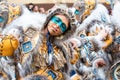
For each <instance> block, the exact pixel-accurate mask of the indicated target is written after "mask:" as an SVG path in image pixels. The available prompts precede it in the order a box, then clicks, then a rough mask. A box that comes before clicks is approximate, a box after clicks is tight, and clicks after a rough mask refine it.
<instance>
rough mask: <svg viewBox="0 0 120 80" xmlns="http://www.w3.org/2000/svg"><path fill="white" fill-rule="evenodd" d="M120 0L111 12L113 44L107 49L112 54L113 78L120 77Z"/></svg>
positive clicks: (117, 0) (117, 79)
mask: <svg viewBox="0 0 120 80" xmlns="http://www.w3.org/2000/svg"><path fill="white" fill-rule="evenodd" d="M119 6H120V1H119V0H116V1H115V3H114V7H113V10H112V14H111V22H112V24H113V25H114V27H113V29H114V34H113V42H112V44H111V45H110V46H109V47H108V48H107V49H106V50H105V51H106V52H107V53H109V54H111V56H112V60H111V68H110V70H109V71H110V76H111V79H113V80H119V79H120V74H119V73H120V23H119V21H120V14H119V12H120V7H119Z"/></svg>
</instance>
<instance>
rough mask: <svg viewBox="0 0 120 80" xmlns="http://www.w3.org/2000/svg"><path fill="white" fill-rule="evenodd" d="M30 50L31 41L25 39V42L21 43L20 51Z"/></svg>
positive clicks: (26, 51)
mask: <svg viewBox="0 0 120 80" xmlns="http://www.w3.org/2000/svg"><path fill="white" fill-rule="evenodd" d="M31 50H32V43H31V41H27V42H25V43H23V44H22V51H23V52H24V53H28V52H30V51H31Z"/></svg>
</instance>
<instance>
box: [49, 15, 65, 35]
mask: <svg viewBox="0 0 120 80" xmlns="http://www.w3.org/2000/svg"><path fill="white" fill-rule="evenodd" d="M51 21H52V22H53V23H55V24H57V25H58V26H59V28H60V29H61V31H62V33H64V32H65V31H66V30H67V27H66V25H65V23H63V22H62V20H61V19H60V18H59V17H56V16H53V17H52V19H51Z"/></svg>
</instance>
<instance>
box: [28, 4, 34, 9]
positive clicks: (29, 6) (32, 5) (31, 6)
mask: <svg viewBox="0 0 120 80" xmlns="http://www.w3.org/2000/svg"><path fill="white" fill-rule="evenodd" d="M34 6H35V5H34V4H33V3H29V4H28V9H29V10H30V11H33V8H34Z"/></svg>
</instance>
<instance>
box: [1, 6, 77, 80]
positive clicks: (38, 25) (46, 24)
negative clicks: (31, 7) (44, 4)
mask: <svg viewBox="0 0 120 80" xmlns="http://www.w3.org/2000/svg"><path fill="white" fill-rule="evenodd" d="M22 8H23V14H22V15H21V16H20V17H18V18H17V19H15V20H14V21H13V22H12V23H11V24H10V25H8V26H7V28H6V29H4V31H3V32H2V35H4V37H3V38H2V39H3V40H2V41H1V46H3V47H1V49H0V50H2V52H1V56H13V55H14V60H15V63H16V64H13V66H14V65H15V66H14V67H16V69H15V70H14V71H15V76H16V79H23V80H36V79H42V77H43V78H44V79H46V78H47V79H48V80H53V79H56V80H60V79H63V80H64V79H65V77H64V75H63V73H62V72H65V65H67V58H66V57H69V56H65V55H66V54H68V53H67V51H66V49H64V48H63V47H62V46H63V45H62V44H63V42H64V41H66V40H67V39H68V38H69V37H71V36H72V34H73V33H74V32H75V29H76V25H75V18H74V15H73V14H70V13H68V8H67V7H66V6H65V5H63V6H60V5H59V6H55V7H53V8H52V9H51V11H50V13H48V14H47V16H46V15H45V14H39V13H31V12H30V11H28V10H27V8H26V7H22ZM7 41H11V43H10V44H8V45H10V46H8V47H5V44H6V42H7ZM2 43H3V44H4V45H3V44H2ZM65 44H66V45H67V43H64V45H65ZM13 47H14V48H13ZM8 48H9V52H5V50H6V49H8Z"/></svg>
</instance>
